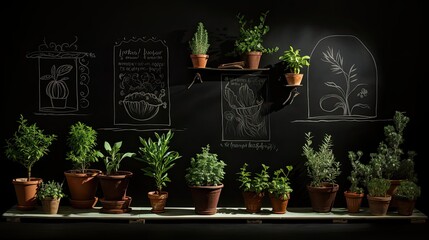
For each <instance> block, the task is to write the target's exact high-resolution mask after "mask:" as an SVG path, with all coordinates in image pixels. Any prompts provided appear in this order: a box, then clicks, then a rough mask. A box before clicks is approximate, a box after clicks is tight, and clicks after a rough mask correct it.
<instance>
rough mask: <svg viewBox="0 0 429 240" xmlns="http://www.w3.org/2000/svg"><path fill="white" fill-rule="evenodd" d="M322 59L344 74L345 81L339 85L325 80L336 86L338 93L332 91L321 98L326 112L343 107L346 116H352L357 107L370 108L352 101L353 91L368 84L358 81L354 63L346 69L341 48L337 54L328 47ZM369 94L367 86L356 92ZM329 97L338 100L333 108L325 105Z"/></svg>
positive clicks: (327, 83) (333, 86) (336, 71)
mask: <svg viewBox="0 0 429 240" xmlns="http://www.w3.org/2000/svg"><path fill="white" fill-rule="evenodd" d="M322 61H324V62H326V63H329V64H330V65H331V71H332V72H333V73H334V74H336V75H340V74H342V75H343V76H344V83H345V86H344V85H343V84H341V85H342V86H341V85H338V84H337V83H335V82H334V81H329V82H325V85H326V86H328V87H331V88H334V89H335V90H336V91H337V92H338V93H331V94H327V95H325V96H323V97H321V98H320V100H319V106H320V108H321V109H322V110H323V111H325V112H334V111H336V110H337V109H342V112H343V115H344V116H351V115H352V114H353V110H354V109H355V108H368V109H369V108H370V107H369V105H368V104H363V103H355V104H353V105H352V103H351V102H350V97H351V96H352V94H353V92H354V91H356V90H357V89H358V88H359V87H361V86H364V85H367V84H365V83H357V81H358V78H357V75H358V73H357V68H356V67H355V65H354V64H353V65H352V66H351V67H350V68H349V69H348V70H347V69H345V67H344V65H343V63H344V59H343V57H342V56H341V53H340V50H338V51H337V53H336V54H334V49H333V48H330V47H328V50H327V51H326V52H323V58H322ZM367 94H368V90H366V89H365V88H361V91H360V92H359V93H357V94H356V96H358V97H359V98H361V99H362V98H365V97H366V96H367ZM328 99H334V100H336V102H335V104H333V106H332V108H331V109H327V108H325V107H323V102H324V101H326V100H328Z"/></svg>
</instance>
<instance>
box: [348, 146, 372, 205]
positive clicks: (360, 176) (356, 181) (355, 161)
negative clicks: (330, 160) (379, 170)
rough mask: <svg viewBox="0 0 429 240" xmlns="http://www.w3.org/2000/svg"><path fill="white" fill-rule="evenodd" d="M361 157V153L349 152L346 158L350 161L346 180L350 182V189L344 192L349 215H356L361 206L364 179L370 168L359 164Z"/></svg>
mask: <svg viewBox="0 0 429 240" xmlns="http://www.w3.org/2000/svg"><path fill="white" fill-rule="evenodd" d="M362 156H363V152H362V151H357V152H356V153H355V152H353V151H349V153H348V157H349V159H350V162H351V165H352V170H351V171H350V175H349V176H347V180H349V181H350V187H349V189H348V190H346V191H345V192H344V197H345V199H346V204H347V211H348V212H349V213H358V212H359V210H360V206H361V204H362V199H363V197H364V195H365V193H364V189H363V187H364V186H365V184H366V177H367V176H368V174H369V172H370V168H369V167H368V166H366V165H365V164H362V163H361V162H360V159H361V157H362Z"/></svg>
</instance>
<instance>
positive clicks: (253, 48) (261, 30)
mask: <svg viewBox="0 0 429 240" xmlns="http://www.w3.org/2000/svg"><path fill="white" fill-rule="evenodd" d="M268 13H269V11H266V12H263V13H261V16H260V17H259V23H258V24H253V21H247V20H246V19H245V16H244V15H242V14H241V13H239V14H238V15H237V19H238V23H239V25H240V32H239V36H238V38H237V39H236V40H235V43H234V48H235V51H236V52H237V53H238V54H239V55H241V56H243V57H245V66H246V68H249V69H258V68H259V62H260V59H261V56H262V54H263V53H274V52H277V51H278V50H279V48H278V47H275V48H266V47H264V46H263V42H264V37H265V35H266V34H267V33H268V32H269V31H270V27H269V26H267V25H266V24H265V20H266V18H267V15H268Z"/></svg>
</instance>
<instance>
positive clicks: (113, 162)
mask: <svg viewBox="0 0 429 240" xmlns="http://www.w3.org/2000/svg"><path fill="white" fill-rule="evenodd" d="M121 147H122V141H119V142H115V143H114V144H113V146H111V145H110V143H109V142H107V141H105V142H104V149H105V150H106V152H107V155H104V154H103V153H101V155H102V156H101V157H102V158H103V160H104V165H105V166H106V174H107V175H110V174H114V173H116V172H117V171H119V167H120V165H121V162H122V160H123V159H124V158H127V157H130V158H131V157H134V155H135V153H132V152H126V153H121V152H119V151H120V150H121Z"/></svg>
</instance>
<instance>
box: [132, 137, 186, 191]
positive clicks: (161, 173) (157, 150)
mask: <svg viewBox="0 0 429 240" xmlns="http://www.w3.org/2000/svg"><path fill="white" fill-rule="evenodd" d="M173 136H174V134H173V133H172V132H171V130H170V131H168V132H167V134H161V135H159V134H158V133H156V132H155V137H156V141H153V140H152V139H151V138H149V139H147V140H146V139H144V138H142V137H140V143H141V144H142V146H141V147H139V153H140V156H141V157H137V158H136V159H137V160H139V161H142V162H144V163H146V164H147V167H145V168H142V169H141V170H142V171H143V172H144V175H146V176H148V177H151V178H153V179H154V180H155V186H156V193H158V194H159V193H161V191H162V189H163V188H164V187H166V186H167V183H168V182H171V180H170V178H169V177H168V171H169V170H170V169H171V168H172V167H173V166H174V165H175V163H174V161H176V160H177V159H179V158H181V156H180V155H179V153H178V152H177V151H170V150H169V149H170V146H169V144H170V142H171V139H172V138H173Z"/></svg>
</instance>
